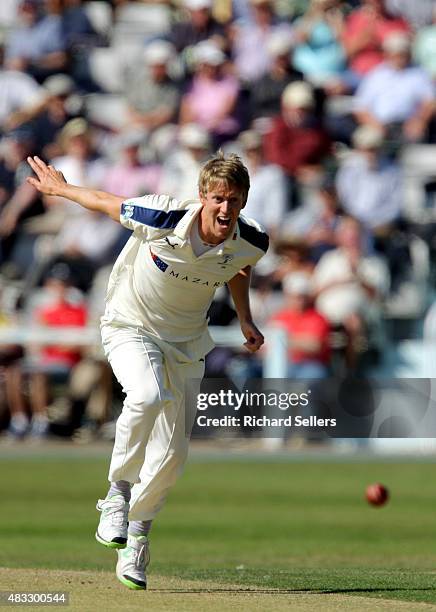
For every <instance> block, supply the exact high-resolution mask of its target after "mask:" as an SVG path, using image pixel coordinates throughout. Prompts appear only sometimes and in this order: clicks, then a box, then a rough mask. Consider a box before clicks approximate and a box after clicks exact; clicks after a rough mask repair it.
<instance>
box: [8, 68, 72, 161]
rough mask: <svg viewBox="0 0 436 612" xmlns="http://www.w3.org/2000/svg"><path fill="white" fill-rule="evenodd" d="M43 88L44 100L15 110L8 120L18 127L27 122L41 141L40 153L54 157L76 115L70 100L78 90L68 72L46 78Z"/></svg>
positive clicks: (39, 141)
mask: <svg viewBox="0 0 436 612" xmlns="http://www.w3.org/2000/svg"><path fill="white" fill-rule="evenodd" d="M41 91H42V92H43V94H44V95H43V97H42V98H41V99H40V101H39V102H37V103H36V104H33V105H29V106H26V107H24V108H22V109H21V110H20V111H17V112H16V113H13V114H12V115H11V117H10V118H9V122H8V124H9V125H10V126H12V128H14V129H15V128H17V127H19V126H21V125H23V124H25V125H26V128H27V129H29V130H30V131H31V132H32V134H33V140H34V142H35V143H37V146H38V151H37V153H38V155H42V156H44V157H45V158H46V159H50V158H52V157H57V156H58V155H60V148H59V145H58V144H57V142H56V140H57V137H58V136H59V133H60V131H61V129H62V128H63V127H64V125H65V124H66V123H67V121H69V120H70V119H72V117H73V115H72V114H71V112H70V111H69V108H68V101H69V99H70V96H71V94H73V92H74V81H73V80H72V79H71V78H70V77H69V76H68V75H66V74H55V75H53V76H51V77H48V79H46V80H45V81H44V83H43V86H42V88H41Z"/></svg>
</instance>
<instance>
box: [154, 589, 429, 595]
mask: <svg viewBox="0 0 436 612" xmlns="http://www.w3.org/2000/svg"><path fill="white" fill-rule="evenodd" d="M149 590H150V591H153V592H154V593H183V594H189V593H244V594H247V595H250V594H251V593H252V594H253V595H259V594H261V595H339V594H342V595H344V594H347V593H395V592H398V593H399V592H415V593H417V592H420V591H436V587H421V588H414V587H374V588H365V589H364V588H355V589H353V588H350V589H256V588H254V589H250V588H247V589H244V588H240V589H238V588H228V589H225V588H222V587H217V588H216V589H214V588H204V589H198V588H197V589H153V588H152V589H149Z"/></svg>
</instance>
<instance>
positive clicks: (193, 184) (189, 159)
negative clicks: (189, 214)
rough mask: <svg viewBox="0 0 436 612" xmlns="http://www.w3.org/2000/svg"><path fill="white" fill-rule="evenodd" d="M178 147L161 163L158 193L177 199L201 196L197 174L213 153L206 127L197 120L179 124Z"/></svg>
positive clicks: (192, 198)
mask: <svg viewBox="0 0 436 612" xmlns="http://www.w3.org/2000/svg"><path fill="white" fill-rule="evenodd" d="M177 140H178V147H177V148H176V150H175V151H174V152H173V153H172V154H170V155H168V157H167V159H166V160H165V162H164V163H163V166H162V177H161V182H160V185H159V193H163V194H171V195H172V196H174V197H175V198H177V199H178V200H194V199H197V198H198V186H197V180H198V174H199V172H200V169H201V167H202V166H203V165H204V163H205V161H206V160H207V158H208V156H209V153H210V138H209V134H208V133H207V131H206V130H205V129H204V128H202V127H201V126H199V125H197V124H195V123H187V124H186V125H182V126H181V127H180V128H179V133H178V137H177Z"/></svg>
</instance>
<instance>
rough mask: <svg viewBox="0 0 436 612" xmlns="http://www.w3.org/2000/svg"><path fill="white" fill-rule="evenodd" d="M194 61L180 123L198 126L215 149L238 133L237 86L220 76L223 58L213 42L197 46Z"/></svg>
mask: <svg viewBox="0 0 436 612" xmlns="http://www.w3.org/2000/svg"><path fill="white" fill-rule="evenodd" d="M194 60H195V70H194V76H193V79H192V84H191V86H190V87H189V89H188V91H187V93H186V94H185V95H184V96H183V98H182V104H181V108H180V123H181V124H182V125H183V124H186V123H198V125H200V126H201V127H203V128H204V129H205V130H207V131H208V132H209V133H210V134H211V136H212V139H213V146H214V148H217V147H218V146H219V145H221V144H222V143H223V142H225V141H227V140H230V139H231V137H232V136H234V135H235V134H237V133H238V131H239V122H238V120H237V119H236V117H235V108H236V102H237V100H238V94H239V84H238V81H237V79H236V78H235V77H234V76H232V75H231V74H228V73H226V72H224V70H223V66H224V63H225V61H226V58H225V55H224V53H223V52H222V51H221V50H220V49H219V47H218V46H217V45H216V44H214V43H213V42H211V41H205V42H202V43H199V44H198V45H197V46H196V48H195V50H194Z"/></svg>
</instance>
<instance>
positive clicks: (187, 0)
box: [183, 0, 213, 11]
mask: <svg viewBox="0 0 436 612" xmlns="http://www.w3.org/2000/svg"><path fill="white" fill-rule="evenodd" d="M183 5H184V7H185V8H187V9H189V10H190V11H201V10H202V9H211V8H212V5H213V0H184V1H183Z"/></svg>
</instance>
